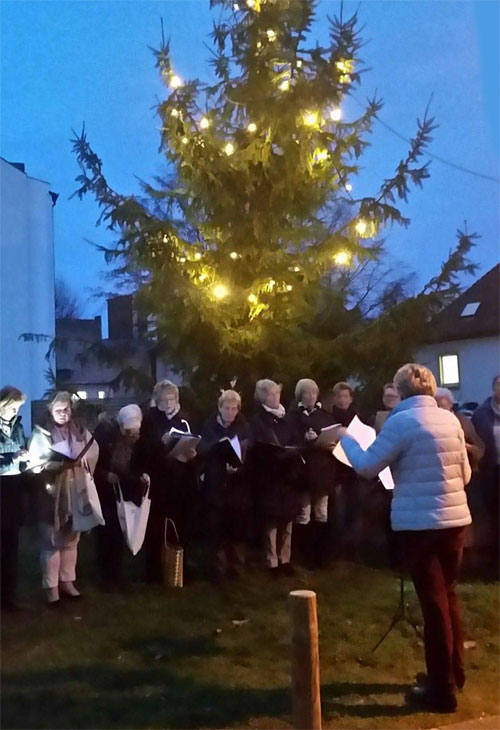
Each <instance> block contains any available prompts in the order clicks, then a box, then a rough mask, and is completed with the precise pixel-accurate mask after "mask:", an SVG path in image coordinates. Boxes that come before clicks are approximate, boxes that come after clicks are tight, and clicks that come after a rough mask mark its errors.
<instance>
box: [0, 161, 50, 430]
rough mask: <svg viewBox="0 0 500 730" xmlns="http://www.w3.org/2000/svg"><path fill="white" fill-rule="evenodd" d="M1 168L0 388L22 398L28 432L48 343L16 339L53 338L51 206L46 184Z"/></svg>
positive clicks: (42, 388) (42, 379) (43, 381)
mask: <svg viewBox="0 0 500 730" xmlns="http://www.w3.org/2000/svg"><path fill="white" fill-rule="evenodd" d="M0 164H1V167H0V218H1V223H0V348H1V350H0V352H1V354H0V384H1V385H2V386H3V385H14V386H16V387H17V388H19V389H20V390H22V391H23V392H24V393H26V396H27V403H26V405H25V406H24V407H23V409H22V411H21V413H22V415H23V423H24V425H25V429H26V430H27V431H29V430H30V428H31V409H30V401H31V400H36V399H39V398H41V397H42V395H43V393H44V392H45V391H46V390H47V388H48V382H47V380H46V378H45V371H46V369H47V362H46V361H45V353H46V352H47V350H48V347H49V343H48V342H40V343H36V342H24V341H22V340H20V339H19V336H20V335H21V334H22V333H24V332H31V333H37V334H44V335H48V336H49V337H51V338H53V337H54V336H55V312H54V230H53V205H52V198H51V196H50V193H49V183H46V182H43V181H41V180H36V179H35V178H31V177H29V176H28V175H26V174H25V173H23V172H21V170H18V169H17V168H15V167H13V166H12V165H10V164H9V163H8V162H6V161H5V160H2V159H0Z"/></svg>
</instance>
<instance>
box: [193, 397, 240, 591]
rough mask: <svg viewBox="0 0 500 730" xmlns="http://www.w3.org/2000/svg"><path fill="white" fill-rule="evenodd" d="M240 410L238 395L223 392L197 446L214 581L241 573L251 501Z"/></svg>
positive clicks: (204, 518) (203, 511)
mask: <svg viewBox="0 0 500 730" xmlns="http://www.w3.org/2000/svg"><path fill="white" fill-rule="evenodd" d="M240 410H241V397H240V395H239V393H237V392H236V391H234V390H225V391H223V393H222V394H221V396H220V398H219V400H218V411H217V413H216V414H215V415H214V416H212V417H211V418H209V419H208V421H207V422H206V423H205V425H204V426H203V428H202V431H201V436H202V440H201V443H200V445H199V447H198V455H199V457H200V460H201V464H200V467H199V472H200V474H201V482H202V495H203V496H202V505H203V508H202V514H203V521H204V523H205V526H206V534H207V537H208V541H209V545H210V553H211V556H210V557H211V560H212V561H213V562H212V566H211V567H212V571H211V572H212V577H213V579H214V580H216V581H219V580H220V579H222V578H224V577H226V576H229V577H236V576H238V575H240V574H241V572H242V570H243V566H244V564H245V543H246V542H247V540H248V539H249V538H250V531H251V516H252V500H251V495H250V493H249V488H248V479H247V476H246V473H245V470H244V463H245V457H246V453H247V449H248V444H249V439H250V427H249V425H248V423H247V421H246V420H245V418H244V417H243V416H242V415H241V413H240ZM228 439H230V440H231V441H232V444H233V445H230V443H229V442H228Z"/></svg>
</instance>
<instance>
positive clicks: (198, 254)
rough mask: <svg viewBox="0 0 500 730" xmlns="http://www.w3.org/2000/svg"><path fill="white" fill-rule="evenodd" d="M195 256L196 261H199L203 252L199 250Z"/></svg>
mask: <svg viewBox="0 0 500 730" xmlns="http://www.w3.org/2000/svg"><path fill="white" fill-rule="evenodd" d="M194 258H195V259H196V261H199V260H200V259H201V253H200V252H199V251H197V252H196V253H195V255H194Z"/></svg>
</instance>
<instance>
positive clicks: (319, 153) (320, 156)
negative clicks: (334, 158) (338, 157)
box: [314, 150, 328, 162]
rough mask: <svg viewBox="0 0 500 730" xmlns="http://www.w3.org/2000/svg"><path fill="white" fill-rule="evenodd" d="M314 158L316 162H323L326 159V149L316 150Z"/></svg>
mask: <svg viewBox="0 0 500 730" xmlns="http://www.w3.org/2000/svg"><path fill="white" fill-rule="evenodd" d="M314 159H315V161H316V162H324V161H325V160H327V159H328V150H316V152H315V153H314Z"/></svg>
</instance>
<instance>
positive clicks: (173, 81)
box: [170, 74, 182, 89]
mask: <svg viewBox="0 0 500 730" xmlns="http://www.w3.org/2000/svg"><path fill="white" fill-rule="evenodd" d="M181 86H182V79H181V77H180V76H177V74H174V75H173V76H171V77H170V88H171V89H179V88H180V87H181Z"/></svg>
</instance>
